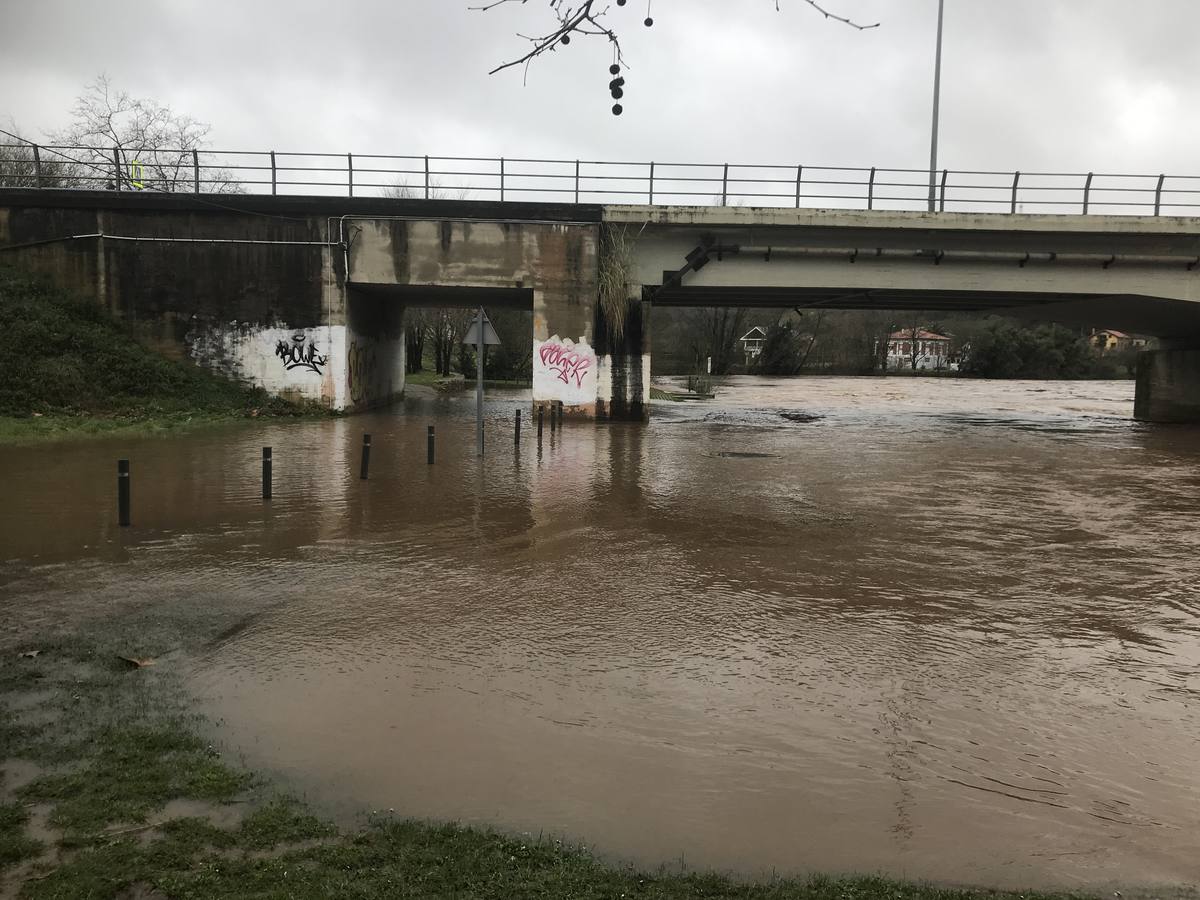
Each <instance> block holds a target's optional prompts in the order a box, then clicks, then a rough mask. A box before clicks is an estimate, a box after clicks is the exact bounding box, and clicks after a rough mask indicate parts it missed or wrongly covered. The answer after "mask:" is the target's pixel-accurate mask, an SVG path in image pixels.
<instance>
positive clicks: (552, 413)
mask: <svg viewBox="0 0 1200 900" xmlns="http://www.w3.org/2000/svg"><path fill="white" fill-rule="evenodd" d="M554 402H555V401H553V400H551V401H550V433H551V434H554V431H555V429H557V428H558V416H557V415H555V411H556V409H557V407H556V406H555V405H554Z"/></svg>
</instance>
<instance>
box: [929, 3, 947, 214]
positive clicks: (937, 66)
mask: <svg viewBox="0 0 1200 900" xmlns="http://www.w3.org/2000/svg"><path fill="white" fill-rule="evenodd" d="M945 3H946V0H938V26H937V51H936V53H935V55H934V63H933V134H932V137H931V138H930V141H929V211H930V212H934V211H935V210H936V209H937V206H936V203H935V196H936V195H935V192H934V179H935V175H936V173H937V145H938V104H939V102H940V100H941V94H942V11H943V8H944V7H945Z"/></svg>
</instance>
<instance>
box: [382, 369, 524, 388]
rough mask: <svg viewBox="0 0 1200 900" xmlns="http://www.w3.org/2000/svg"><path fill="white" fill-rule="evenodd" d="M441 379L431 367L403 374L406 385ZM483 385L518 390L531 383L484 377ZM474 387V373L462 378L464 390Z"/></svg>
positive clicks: (431, 384) (434, 382)
mask: <svg viewBox="0 0 1200 900" xmlns="http://www.w3.org/2000/svg"><path fill="white" fill-rule="evenodd" d="M457 374H458V373H457V372H456V373H455V375H457ZM442 379H443V376H441V375H438V374H437V373H436V372H434V371H433V370H432V369H422V370H421V371H420V372H409V373H408V374H407V375H405V376H404V383H405V384H406V385H408V384H416V385H421V386H422V387H436V386H437V383H438V382H439V381H440V380H442ZM483 386H484V387H485V388H501V389H514V390H520V389H522V388H526V389H527V388H529V387H532V383H531V382H529V381H522V380H516V381H505V380H499V379H490V378H485V379H484V381H483ZM474 387H475V375H474V374H472V375H470V376H469V377H464V378H463V388H464V389H465V390H469V389H473V388H474Z"/></svg>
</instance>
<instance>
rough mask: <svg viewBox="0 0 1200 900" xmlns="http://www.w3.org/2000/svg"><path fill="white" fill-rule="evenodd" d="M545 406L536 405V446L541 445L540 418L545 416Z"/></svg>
mask: <svg viewBox="0 0 1200 900" xmlns="http://www.w3.org/2000/svg"><path fill="white" fill-rule="evenodd" d="M545 413H546V407H544V406H539V407H538V446H539V447H540V446H542V419H543V418H544V417H545Z"/></svg>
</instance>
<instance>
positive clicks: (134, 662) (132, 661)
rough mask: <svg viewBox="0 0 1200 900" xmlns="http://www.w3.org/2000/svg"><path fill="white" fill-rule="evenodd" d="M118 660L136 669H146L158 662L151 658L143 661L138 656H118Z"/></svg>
mask: <svg viewBox="0 0 1200 900" xmlns="http://www.w3.org/2000/svg"><path fill="white" fill-rule="evenodd" d="M117 659H119V660H121V662H124V663H129V665H130V667H131V668H134V669H144V668H146V666H152V665H154V664H155V662H157V660H155V659H153V658H152V657H149V656H147V657H144V658H142V659H139V658H138V657H136V656H118V657H117Z"/></svg>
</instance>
